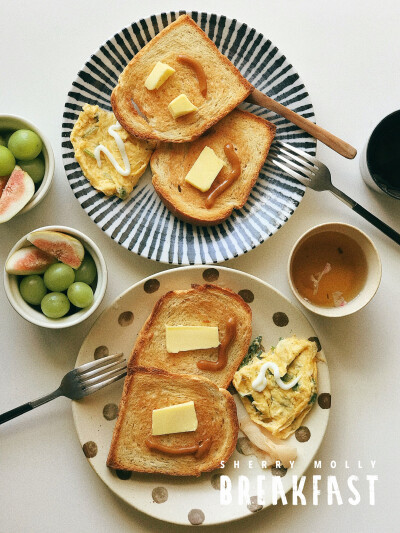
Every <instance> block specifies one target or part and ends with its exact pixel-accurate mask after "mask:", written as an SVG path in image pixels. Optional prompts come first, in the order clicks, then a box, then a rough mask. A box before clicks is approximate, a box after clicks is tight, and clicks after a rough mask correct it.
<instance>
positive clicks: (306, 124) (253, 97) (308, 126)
mask: <svg viewBox="0 0 400 533" xmlns="http://www.w3.org/2000/svg"><path fill="white" fill-rule="evenodd" d="M246 101H247V102H250V103H252V104H257V105H259V106H261V107H265V108H266V109H269V110H270V111H274V112H275V113H277V114H278V115H281V116H282V117H284V118H286V119H287V120H289V121H290V122H293V124H296V126H299V128H301V129H302V130H304V131H306V132H308V133H309V134H310V135H312V136H313V137H315V138H316V139H318V140H319V141H321V142H323V143H324V144H326V146H329V148H332V150H335V152H337V153H338V154H340V155H342V156H343V157H347V159H354V158H355V156H356V155H357V150H356V149H355V148H353V146H351V145H350V144H348V143H346V142H345V141H342V139H339V137H336V136H335V135H333V134H332V133H329V131H326V130H324V128H321V126H317V125H316V124H314V123H313V122H311V120H308V119H306V118H304V117H302V116H301V115H298V114H297V113H295V112H294V111H292V110H291V109H289V108H288V107H285V106H283V105H282V104H279V103H278V102H275V100H273V99H272V98H270V97H269V96H267V95H266V94H264V93H262V92H261V91H259V90H258V89H254V91H253V92H252V93H251V94H250V95H249V96H248V97H247V99H246Z"/></svg>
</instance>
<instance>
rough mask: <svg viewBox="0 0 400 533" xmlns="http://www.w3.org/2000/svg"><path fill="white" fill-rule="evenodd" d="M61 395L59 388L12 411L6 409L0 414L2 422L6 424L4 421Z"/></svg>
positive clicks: (0, 422) (0, 421)
mask: <svg viewBox="0 0 400 533" xmlns="http://www.w3.org/2000/svg"><path fill="white" fill-rule="evenodd" d="M61 395H62V392H61V390H60V389H57V390H55V391H54V392H52V393H51V394H47V395H46V396H42V397H41V398H38V399H37V400H33V401H32V402H27V403H24V404H23V405H20V406H19V407H15V408H14V409H11V410H10V411H6V412H5V413H2V414H1V415H0V424H4V422H8V421H9V420H12V419H13V418H16V417H17V416H20V415H23V414H24V413H27V412H28V411H32V409H34V408H35V407H39V405H43V404H44V403H47V402H50V401H51V400H54V398H57V397H58V396H61Z"/></svg>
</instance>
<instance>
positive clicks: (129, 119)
mask: <svg viewBox="0 0 400 533" xmlns="http://www.w3.org/2000/svg"><path fill="white" fill-rule="evenodd" d="M180 31H183V32H185V31H186V32H187V33H188V35H189V34H190V33H191V36H190V35H189V36H188V40H187V42H186V43H185V46H184V47H183V46H182V45H179V44H174V43H172V44H171V50H170V48H168V53H169V57H168V61H167V62H168V64H170V65H171V66H173V67H174V66H176V67H177V70H179V69H180V70H181V71H182V69H183V70H184V69H186V68H188V67H183V66H181V65H179V64H178V65H175V63H173V62H174V59H173V57H176V56H177V55H178V54H180V53H182V52H184V53H187V54H189V55H193V54H194V53H195V52H196V53H197V55H198V56H199V58H202V57H204V59H203V61H204V68H208V64H207V58H210V59H211V58H212V60H213V62H214V64H213V65H212V66H211V67H210V72H209V73H208V75H207V78H208V79H209V80H210V84H209V85H211V82H212V78H214V80H216V79H217V78H218V74H219V72H218V71H217V66H216V65H219V68H220V69H221V70H222V71H223V72H224V73H225V74H226V76H227V78H229V79H227V80H225V79H222V76H221V79H220V80H218V81H219V83H220V85H221V90H222V84H223V83H225V87H224V88H225V90H229V91H230V93H229V98H223V99H221V101H219V102H218V106H217V107H216V108H215V109H214V107H215V106H213V105H209V102H208V99H204V97H200V96H199V97H198V95H197V92H199V90H198V87H197V80H196V77H195V75H194V74H193V73H192V74H189V73H187V72H186V77H185V80H184V81H185V83H180V84H179V85H178V86H177V87H176V90H175V92H174V93H173V94H174V96H178V94H179V92H185V93H189V94H190V95H191V96H190V97H189V99H191V98H192V96H193V98H196V101H195V102H193V103H194V104H195V105H196V106H197V107H198V108H199V112H196V113H195V114H194V115H195V116H190V115H187V116H185V117H181V118H180V119H178V120H177V121H174V119H172V117H169V116H168V115H167V114H165V115H160V110H162V111H163V112H165V113H169V111H168V110H167V106H168V104H169V102H170V101H171V100H172V99H173V98H172V93H171V90H167V89H166V88H165V87H163V86H162V87H161V88H160V89H158V90H157V91H152V93H153V94H152V95H151V98H152V99H153V100H151V99H148V97H149V95H148V94H147V93H146V92H145V91H147V89H145V88H144V81H145V79H146V77H147V75H148V74H149V73H150V71H151V69H152V67H153V66H154V64H155V63H156V62H157V61H165V58H164V56H165V54H166V50H167V48H166V47H163V46H161V44H162V43H164V42H165V41H166V39H168V38H169V36H170V35H171V34H172V33H174V32H175V33H176V32H180ZM194 35H197V36H198V37H200V39H197V43H195V44H192V41H193V36H194ZM160 43H161V44H160ZM159 45H160V46H159ZM174 46H175V48H176V49H174ZM196 46H197V48H196ZM206 56H207V57H206ZM171 63H173V64H171ZM174 77H175V81H174ZM177 80H178V76H177V74H176V73H175V74H174V75H173V76H171V78H170V79H169V80H168V81H167V82H166V83H165V84H164V85H167V84H169V86H170V87H174V84H176V83H177ZM213 83H214V82H213ZM253 90H254V87H253V86H252V85H251V83H250V82H248V81H247V80H246V79H245V78H244V77H243V76H242V75H241V73H240V72H239V70H238V69H237V68H236V67H235V66H234V65H233V64H232V63H231V62H230V61H229V59H228V58H227V57H225V56H224V55H223V54H221V52H220V51H219V50H218V48H217V47H216V45H215V44H214V43H213V42H212V41H211V40H210V39H209V38H208V37H207V35H206V34H205V33H204V32H203V30H202V29H201V28H199V26H198V25H197V24H196V23H195V22H194V21H193V20H192V19H191V17H190V16H189V15H181V16H180V17H179V18H178V19H177V20H175V21H174V22H172V23H171V24H170V25H169V26H167V27H166V28H164V29H163V30H162V31H161V32H160V33H158V34H157V35H156V36H155V37H153V39H152V40H151V41H150V42H149V43H148V44H146V45H145V46H144V47H143V48H142V49H141V50H140V51H139V52H138V53H137V54H136V55H135V56H134V57H133V59H132V60H131V61H130V62H129V64H128V65H127V66H126V67H125V69H124V71H123V72H122V74H121V76H120V78H119V81H118V84H117V86H116V87H115V88H114V90H113V92H112V94H111V105H112V108H113V111H114V114H115V116H116V117H117V119H118V121H119V123H120V124H121V126H122V127H123V128H124V129H125V130H126V131H128V132H129V133H130V134H131V135H134V136H136V137H139V138H141V139H154V140H160V141H168V142H176V143H182V142H189V141H192V140H194V139H196V138H197V137H199V136H200V135H201V134H202V133H203V132H204V131H206V130H207V129H209V128H210V127H211V126H213V125H214V124H215V123H217V122H218V121H219V120H220V119H221V118H222V117H224V116H225V115H226V114H228V113H229V112H230V111H231V110H232V109H234V108H235V107H236V106H237V105H238V104H239V103H240V102H242V101H243V100H245V99H246V98H247V96H248V95H249V94H250V93H251V92H252V91H253ZM148 92H149V91H148ZM156 93H157V94H156ZM211 93H212V94H211V98H209V100H212V98H214V100H215V99H216V96H217V95H218V91H217V89H216V88H214V89H213V90H212V91H211ZM189 94H188V96H189ZM132 98H133V100H134V101H135V104H136V105H137V107H138V109H139V111H140V112H141V113H142V115H144V116H141V115H140V114H139V113H138V111H137V110H136V109H135V107H134V106H133V105H132ZM207 98H208V97H207ZM154 106H156V107H154ZM202 106H203V107H204V110H205V113H204V115H203V114H202ZM148 109H151V110H152V111H153V112H154V116H152V113H151V116H150V117H149V113H148V112H147V110H148ZM157 111H158V112H157ZM156 115H158V116H156ZM192 115H193V114H192ZM144 117H146V118H147V119H148V120H149V121H150V122H151V124H150V123H149V122H148V120H146V118H144ZM160 117H161V118H160Z"/></svg>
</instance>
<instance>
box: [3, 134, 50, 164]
mask: <svg viewBox="0 0 400 533" xmlns="http://www.w3.org/2000/svg"><path fill="white" fill-rule="evenodd" d="M8 148H9V149H10V150H11V152H12V153H13V155H14V157H16V158H17V159H22V161H30V160H31V159H35V157H37V156H38V155H39V154H40V152H41V150H42V139H41V138H40V137H39V135H38V134H37V133H35V132H34V131H31V130H17V131H14V133H13V134H12V135H11V137H10V138H9V139H8Z"/></svg>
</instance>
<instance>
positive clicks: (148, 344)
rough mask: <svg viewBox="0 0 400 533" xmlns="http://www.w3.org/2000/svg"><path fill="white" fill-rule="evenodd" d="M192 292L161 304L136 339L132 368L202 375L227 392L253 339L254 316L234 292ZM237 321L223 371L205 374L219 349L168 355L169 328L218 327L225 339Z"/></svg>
mask: <svg viewBox="0 0 400 533" xmlns="http://www.w3.org/2000/svg"><path fill="white" fill-rule="evenodd" d="M192 287H193V288H192V289H188V290H177V291H170V292H167V294H165V295H164V296H162V297H161V298H160V300H158V302H157V303H156V304H155V306H154V309H153V311H152V313H151V315H150V316H149V318H148V319H147V320H146V322H145V323H144V325H143V327H142V329H141V331H140V332H139V335H138V337H137V339H136V343H135V346H134V348H133V352H132V355H131V358H130V360H129V363H128V366H129V367H136V366H153V367H157V368H161V369H163V370H166V371H169V372H174V373H176V374H198V375H200V376H204V377H206V378H208V379H210V380H211V381H213V382H214V383H215V384H216V385H218V387H222V388H225V389H226V388H227V387H228V386H229V383H230V382H231V381H232V378H233V375H234V373H235V372H236V370H237V368H238V366H239V364H240V362H241V361H242V359H243V358H244V356H245V355H246V354H247V349H248V347H249V343H250V339H251V320H252V313H251V309H250V307H249V306H248V305H247V304H246V303H245V302H244V300H243V299H242V298H241V297H240V296H239V295H238V294H236V293H235V292H233V291H231V290H230V289H225V288H222V287H218V286H217V285H193V286H192ZM231 317H232V318H233V319H236V334H235V337H234V339H233V341H232V343H231V344H230V346H229V348H228V351H227V364H226V366H225V367H224V368H222V369H221V370H201V369H199V368H198V366H197V363H198V362H199V361H202V360H206V361H217V360H218V350H219V349H218V348H209V349H202V350H189V351H185V352H179V353H175V354H173V353H168V352H167V349H166V339H165V326H166V325H168V326H218V332H219V340H220V342H221V341H222V340H223V339H224V337H225V335H226V332H227V325H228V320H229V318H231Z"/></svg>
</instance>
